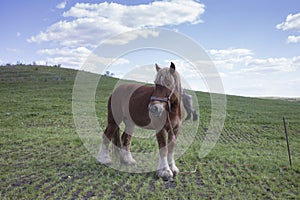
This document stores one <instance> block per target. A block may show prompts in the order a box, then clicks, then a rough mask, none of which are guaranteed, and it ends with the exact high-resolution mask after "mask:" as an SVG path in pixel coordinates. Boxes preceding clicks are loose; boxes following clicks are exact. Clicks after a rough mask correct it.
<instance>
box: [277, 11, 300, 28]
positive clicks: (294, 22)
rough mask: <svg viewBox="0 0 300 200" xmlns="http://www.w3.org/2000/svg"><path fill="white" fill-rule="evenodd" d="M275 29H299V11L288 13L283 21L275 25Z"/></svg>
mask: <svg viewBox="0 0 300 200" xmlns="http://www.w3.org/2000/svg"><path fill="white" fill-rule="evenodd" d="M276 28H277V29H282V30H284V31H286V30H296V31H300V13H297V14H294V15H293V14H289V15H288V16H287V17H286V20H285V22H282V23H280V24H277V25H276Z"/></svg>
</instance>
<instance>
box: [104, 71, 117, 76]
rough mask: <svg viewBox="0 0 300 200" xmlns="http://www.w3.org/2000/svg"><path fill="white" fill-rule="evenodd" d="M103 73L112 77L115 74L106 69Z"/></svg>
mask: <svg viewBox="0 0 300 200" xmlns="http://www.w3.org/2000/svg"><path fill="white" fill-rule="evenodd" d="M104 75H105V76H111V77H113V76H114V75H115V74H114V73H112V72H110V71H106V72H105V74H104Z"/></svg>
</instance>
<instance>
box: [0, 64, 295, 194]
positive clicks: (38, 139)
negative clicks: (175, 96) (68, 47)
mask: <svg viewBox="0 0 300 200" xmlns="http://www.w3.org/2000/svg"><path fill="white" fill-rule="evenodd" d="M76 73H77V71H74V70H69V69H62V68H54V67H44V66H12V67H0V94H1V99H0V149H1V151H0V199H300V102H299V101H297V100H295V101H287V100H276V99H259V98H246V97H238V96H227V117H226V121H225V127H224V129H223V131H222V133H221V136H220V138H219V140H218V142H217V144H216V146H215V148H214V149H213V150H212V151H211V152H210V153H209V154H208V155H207V156H206V157H204V158H201V159H200V158H199V157H198V155H199V150H200V147H201V144H202V141H203V138H204V136H205V131H204V130H203V128H204V129H206V128H207V127H208V124H209V121H210V110H211V108H210V96H209V94H207V93H202V92H197V93H196V94H197V98H198V99H199V110H200V116H199V117H200V118H199V122H200V123H201V125H202V126H199V129H198V131H197V134H196V137H195V140H194V141H193V143H192V144H191V146H190V147H189V148H188V150H187V151H186V152H185V153H184V155H183V156H181V157H180V158H179V159H178V160H177V161H176V162H177V167H178V168H179V169H180V170H181V171H182V172H183V173H180V174H179V175H178V176H176V177H175V181H174V182H164V181H163V180H161V179H158V180H157V179H155V176H154V175H155V172H148V173H139V174H134V173H126V172H120V171H116V170H114V169H112V168H110V167H107V166H104V165H101V164H99V163H98V162H97V160H96V159H95V158H94V157H92V156H91V155H90V153H89V151H88V150H86V148H85V147H84V145H83V142H82V141H81V139H80V137H79V135H78V134H77V131H76V127H75V125H74V121H73V113H72V90H73V84H74V79H75V77H76ZM116 81H117V80H116V79H113V78H109V77H102V78H101V82H100V84H101V88H100V87H99V89H98V90H97V94H98V95H97V94H96V95H97V96H96V109H97V118H98V121H99V123H100V126H101V127H102V128H104V127H105V126H106V112H102V111H103V110H105V107H106V101H107V99H108V95H109V94H110V92H111V90H112V88H113V87H114V84H115V83H116ZM100 90H101V91H100ZM100 110H101V111H100ZM283 116H285V118H286V121H287V129H288V133H289V140H290V148H291V154H292V161H293V169H290V166H289V160H288V154H287V147H286V141H285V136H284V129H283V123H282V117H283ZM184 123H192V122H184ZM99 134H100V133H99ZM154 139H155V138H154ZM152 142H153V144H155V142H156V141H152ZM148 146H153V145H150V144H149V145H148V144H146V143H143V144H140V143H139V140H138V139H136V138H134V139H133V144H132V148H133V151H134V149H142V148H145V147H148Z"/></svg>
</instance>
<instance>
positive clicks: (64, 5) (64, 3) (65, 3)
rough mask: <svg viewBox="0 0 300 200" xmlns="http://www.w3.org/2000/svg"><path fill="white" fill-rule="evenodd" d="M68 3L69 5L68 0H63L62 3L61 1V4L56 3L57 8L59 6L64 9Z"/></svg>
mask: <svg viewBox="0 0 300 200" xmlns="http://www.w3.org/2000/svg"><path fill="white" fill-rule="evenodd" d="M66 5H67V2H66V1H63V2H61V3H59V4H57V5H56V8H57V9H64V8H65V7H66Z"/></svg>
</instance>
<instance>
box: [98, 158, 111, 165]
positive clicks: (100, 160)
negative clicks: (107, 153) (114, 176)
mask: <svg viewBox="0 0 300 200" xmlns="http://www.w3.org/2000/svg"><path fill="white" fill-rule="evenodd" d="M98 161H99V162H100V163H101V164H103V165H111V164H112V160H111V159H110V158H106V159H103V158H98Z"/></svg>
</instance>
